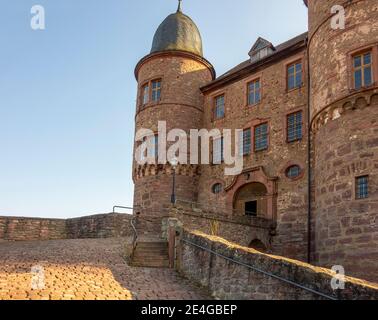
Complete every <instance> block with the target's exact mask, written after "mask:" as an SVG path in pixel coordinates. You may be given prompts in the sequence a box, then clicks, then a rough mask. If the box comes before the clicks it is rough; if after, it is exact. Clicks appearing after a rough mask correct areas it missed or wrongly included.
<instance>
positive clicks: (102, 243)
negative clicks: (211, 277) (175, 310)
mask: <svg viewBox="0 0 378 320" xmlns="http://www.w3.org/2000/svg"><path fill="white" fill-rule="evenodd" d="M130 241H131V239H127V238H108V239H80V240H53V241H33V242H0V300H9V299H10V300H16V299H21V300H131V299H133V300H136V299H137V300H192V299H193V300H197V299H209V298H210V297H209V296H208V295H207V293H206V291H205V290H202V289H199V288H198V287H196V286H193V285H191V284H190V283H189V281H187V280H185V279H183V278H182V277H180V276H179V275H178V274H177V273H176V272H175V271H173V270H170V269H148V268H132V267H130V266H128V265H127V264H126V262H125V260H124V259H123V256H124V248H125V244H127V243H129V242H130ZM33 266H41V267H43V270H44V288H40V289H35V290H33V289H32V288H31V282H32V277H33V274H32V272H31V268H32V267H33Z"/></svg>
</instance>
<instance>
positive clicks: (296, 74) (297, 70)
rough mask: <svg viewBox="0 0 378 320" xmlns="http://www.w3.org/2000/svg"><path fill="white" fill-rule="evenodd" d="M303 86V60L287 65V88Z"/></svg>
mask: <svg viewBox="0 0 378 320" xmlns="http://www.w3.org/2000/svg"><path fill="white" fill-rule="evenodd" d="M301 86H302V62H296V63H294V64H291V65H289V66H288V67H287V89H288V90H292V89H296V88H300V87H301Z"/></svg>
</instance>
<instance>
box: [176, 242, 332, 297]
mask: <svg viewBox="0 0 378 320" xmlns="http://www.w3.org/2000/svg"><path fill="white" fill-rule="evenodd" d="M181 241H182V242H184V243H186V244H188V245H191V246H193V247H197V248H199V249H202V250H204V251H207V252H209V253H210V254H213V255H215V256H218V257H221V258H223V259H225V260H227V261H230V262H233V263H235V264H238V265H241V266H243V267H246V268H248V269H251V270H253V271H255V272H257V273H260V274H263V275H266V276H268V277H270V278H274V279H277V280H279V281H282V282H285V283H287V284H290V285H292V286H295V287H297V288H300V289H303V290H305V291H308V292H311V293H313V294H316V295H318V296H320V297H323V298H326V299H329V300H338V299H337V298H336V297H332V296H330V295H328V294H325V293H322V292H319V291H317V290H314V289H311V288H308V287H306V286H304V285H302V284H299V283H297V282H295V281H292V280H289V279H285V278H283V277H281V276H278V275H275V274H273V273H271V272H268V271H265V270H262V269H260V268H256V267H254V266H251V265H249V264H246V263H244V262H241V261H238V260H235V259H233V258H230V257H227V256H225V255H224V254H221V253H219V252H216V251H214V250H211V249H209V248H205V247H204V246H201V245H198V244H196V243H194V242H192V241H188V240H186V239H181Z"/></svg>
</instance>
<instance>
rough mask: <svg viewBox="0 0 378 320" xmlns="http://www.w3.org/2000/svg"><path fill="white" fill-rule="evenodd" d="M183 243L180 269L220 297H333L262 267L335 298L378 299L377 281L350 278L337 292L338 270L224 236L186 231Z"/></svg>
mask: <svg viewBox="0 0 378 320" xmlns="http://www.w3.org/2000/svg"><path fill="white" fill-rule="evenodd" d="M186 241H189V242H191V243H192V244H189V243H187V242H186ZM198 246H200V247H203V248H205V249H202V248H200V247H198ZM179 247H180V251H179V255H178V256H179V259H178V269H179V271H180V272H181V273H182V274H183V275H184V276H186V277H188V278H189V279H190V280H192V281H194V282H196V283H198V284H200V285H202V286H205V287H207V288H208V289H209V290H210V291H211V292H212V293H213V295H214V296H215V297H217V298H220V299H230V300H231V299H246V300H272V299H274V300H297V299H301V300H318V299H328V298H327V297H323V296H319V295H317V294H314V293H312V292H309V291H306V290H304V289H302V288H298V287H295V286H294V285H293V284H289V283H287V282H284V281H283V280H280V279H277V278H273V277H271V276H268V275H265V274H263V273H262V272H268V273H271V274H273V275H274V276H276V277H280V278H282V279H284V280H286V281H292V282H295V283H298V284H300V285H301V286H304V287H306V288H309V289H312V290H315V291H317V292H320V293H322V294H325V295H327V296H330V297H332V298H337V299H342V300H357V299H371V300H377V299H378V285H377V284H373V283H368V282H365V281H362V280H358V279H353V278H346V283H345V289H344V290H339V291H337V292H336V291H334V290H332V288H331V279H332V277H333V274H332V272H331V271H330V270H328V269H324V268H319V267H314V266H312V265H309V264H306V263H302V262H299V261H295V260H289V259H287V258H283V257H279V256H270V255H265V254H262V253H260V252H258V251H255V250H253V249H248V248H245V247H241V246H239V245H236V244H233V243H230V242H227V241H225V240H224V239H221V238H216V237H210V236H207V235H204V234H201V233H190V232H188V231H183V234H182V239H181V243H180V246H179ZM207 250H211V251H213V252H215V253H217V254H220V255H223V257H221V256H218V255H215V254H211V253H210V252H209V251H207ZM225 257H226V258H228V259H233V260H236V261H238V262H240V263H243V264H245V265H250V266H252V267H253V268H257V269H258V270H259V271H260V272H258V271H256V270H252V269H249V268H247V267H246V266H244V265H240V264H238V263H235V262H232V261H230V260H227V259H225Z"/></svg>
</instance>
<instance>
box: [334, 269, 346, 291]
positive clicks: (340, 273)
mask: <svg viewBox="0 0 378 320" xmlns="http://www.w3.org/2000/svg"><path fill="white" fill-rule="evenodd" d="M332 271H333V272H334V273H335V275H334V277H333V278H332V280H331V287H332V289H333V290H344V289H345V269H344V267H343V266H333V267H332Z"/></svg>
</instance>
